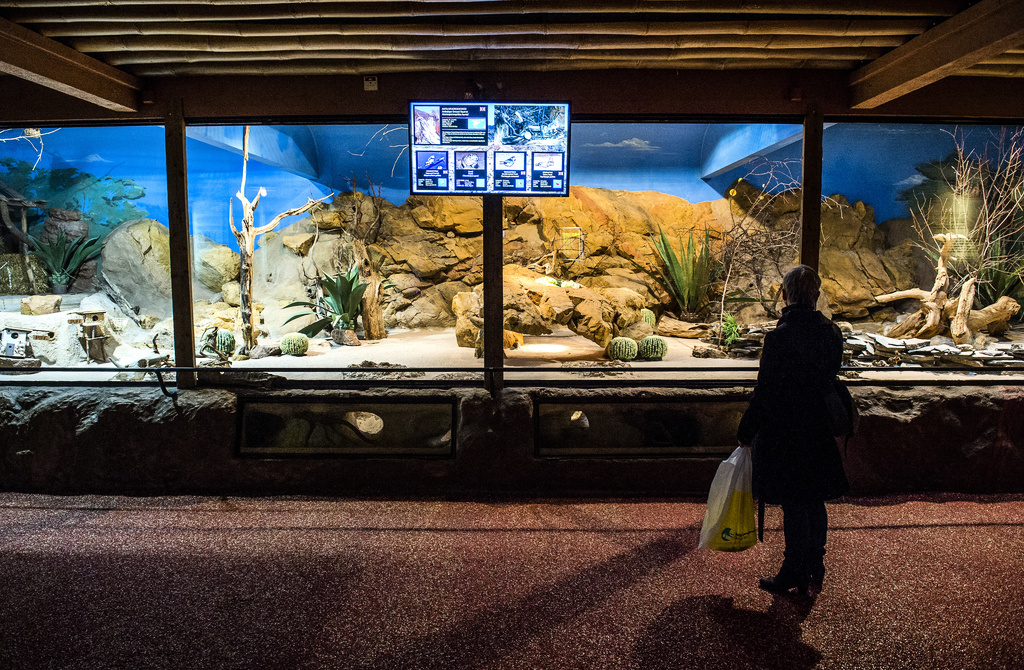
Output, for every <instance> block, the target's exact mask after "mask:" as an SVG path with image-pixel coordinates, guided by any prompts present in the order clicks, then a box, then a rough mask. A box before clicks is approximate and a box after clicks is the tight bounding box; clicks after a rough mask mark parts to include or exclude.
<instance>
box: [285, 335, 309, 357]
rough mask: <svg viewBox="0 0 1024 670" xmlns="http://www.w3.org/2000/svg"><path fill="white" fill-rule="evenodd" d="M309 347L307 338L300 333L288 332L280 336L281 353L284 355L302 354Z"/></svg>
mask: <svg viewBox="0 0 1024 670" xmlns="http://www.w3.org/2000/svg"><path fill="white" fill-rule="evenodd" d="M307 349H309V338H308V337H306V336H305V335H303V334H302V333H288V334H287V335H285V336H284V337H282V338H281V353H282V354H284V355H285V356H302V355H304V354H305V353H306V350H307Z"/></svg>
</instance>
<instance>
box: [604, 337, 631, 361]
mask: <svg viewBox="0 0 1024 670" xmlns="http://www.w3.org/2000/svg"><path fill="white" fill-rule="evenodd" d="M636 353H637V345H636V340H634V339H632V338H629V337H616V338H614V339H612V341H611V342H609V343H608V358H610V359H612V360H613V361H631V360H633V359H634V358H636Z"/></svg>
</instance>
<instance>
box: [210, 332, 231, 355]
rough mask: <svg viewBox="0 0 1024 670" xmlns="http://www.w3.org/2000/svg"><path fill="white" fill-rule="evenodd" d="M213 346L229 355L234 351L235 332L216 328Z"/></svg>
mask: <svg viewBox="0 0 1024 670" xmlns="http://www.w3.org/2000/svg"><path fill="white" fill-rule="evenodd" d="M213 346H214V348H215V349H216V350H217V351H219V352H220V353H222V354H225V355H226V356H230V355H231V354H233V353H235V334H234V333H232V332H231V331H230V330H228V329H227V328H218V329H217V339H216V340H215V341H214V345H213Z"/></svg>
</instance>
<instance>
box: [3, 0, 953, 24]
mask: <svg viewBox="0 0 1024 670" xmlns="http://www.w3.org/2000/svg"><path fill="white" fill-rule="evenodd" d="M963 5H964V2H963V0H901V1H899V2H893V1H892V0H789V1H787V2H763V1H758V0H631V1H628V2H627V1H623V0H496V1H495V2H458V1H455V2H430V1H427V2H412V1H402V2H380V1H362V2H360V1H356V2H337V1H334V2H285V1H280V0H279V1H277V2H273V1H271V2H262V1H260V0H255V1H254V2H248V1H246V0H238V1H237V2H234V3H224V2H218V3H217V4H212V3H210V2H208V1H207V2H203V1H197V2H189V3H184V2H160V1H159V0H158V1H155V2H129V1H125V2H119V1H117V0H71V1H70V2H64V1H63V0H56V1H55V2H47V3H45V4H44V3H42V1H41V0H35V2H18V1H17V0H0V7H3V8H7V11H5V16H7V17H8V18H10V19H11V20H13V21H16V22H18V23H54V22H74V21H167V20H168V16H176V17H181V18H182V19H183V20H188V21H231V20H253V19H256V20H279V19H293V20H299V19H345V18H348V19H354V18H401V17H408V18H411V17H439V16H440V17H444V16H480V15H499V14H505V15H509V16H523V15H532V14H552V15H559V14H562V15H565V16H566V17H568V18H570V19H571V18H572V17H574V16H576V15H578V14H579V13H585V14H634V15H635V14H728V15H737V14H751V15H755V14H756V15H765V14H774V15H810V16H880V17H881V16H884V17H898V16H902V17H908V16H922V17H935V16H952V15H954V14H956V12H958V11H959V10H960V9H961V8H962V6H963Z"/></svg>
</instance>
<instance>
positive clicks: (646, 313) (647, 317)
mask: <svg viewBox="0 0 1024 670" xmlns="http://www.w3.org/2000/svg"><path fill="white" fill-rule="evenodd" d="M640 318H641V319H643V320H644V321H646V322H647V323H649V324H651V328H656V327H657V325H658V318H657V317H656V316H654V312H652V311H651V310H649V309H647V308H646V307H645V308H644V309H642V310H640Z"/></svg>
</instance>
